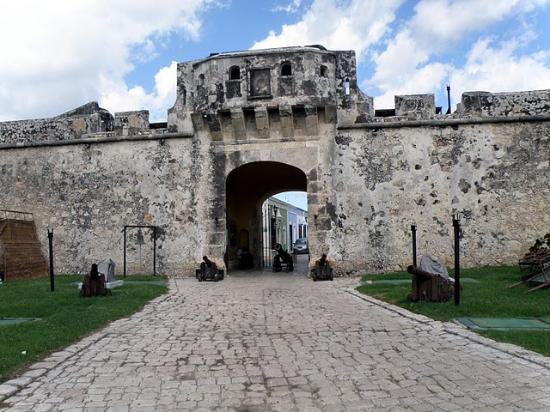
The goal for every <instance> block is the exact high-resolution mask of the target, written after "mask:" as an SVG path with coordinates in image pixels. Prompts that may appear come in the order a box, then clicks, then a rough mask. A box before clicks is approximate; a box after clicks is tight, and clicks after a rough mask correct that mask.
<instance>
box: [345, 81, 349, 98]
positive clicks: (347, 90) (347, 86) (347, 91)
mask: <svg viewBox="0 0 550 412" xmlns="http://www.w3.org/2000/svg"><path fill="white" fill-rule="evenodd" d="M344 93H345V95H346V96H349V79H346V80H344Z"/></svg>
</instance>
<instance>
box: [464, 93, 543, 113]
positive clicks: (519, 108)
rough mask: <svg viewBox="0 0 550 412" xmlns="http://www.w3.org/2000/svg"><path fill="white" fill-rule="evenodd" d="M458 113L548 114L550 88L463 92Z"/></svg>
mask: <svg viewBox="0 0 550 412" xmlns="http://www.w3.org/2000/svg"><path fill="white" fill-rule="evenodd" d="M457 113H459V114H461V115H470V116H479V117H492V116H494V117H509V116H537V115H547V114H550V90H533V91H525V92H507V93H489V92H466V93H463V94H462V101H461V102H460V103H459V104H458V107H457Z"/></svg>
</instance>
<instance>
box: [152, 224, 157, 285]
mask: <svg viewBox="0 0 550 412" xmlns="http://www.w3.org/2000/svg"><path fill="white" fill-rule="evenodd" d="M156 275H157V227H156V226H153V276H156Z"/></svg>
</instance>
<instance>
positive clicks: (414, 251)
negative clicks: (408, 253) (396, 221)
mask: <svg viewBox="0 0 550 412" xmlns="http://www.w3.org/2000/svg"><path fill="white" fill-rule="evenodd" d="M411 232H412V242H413V266H414V267H416V225H411Z"/></svg>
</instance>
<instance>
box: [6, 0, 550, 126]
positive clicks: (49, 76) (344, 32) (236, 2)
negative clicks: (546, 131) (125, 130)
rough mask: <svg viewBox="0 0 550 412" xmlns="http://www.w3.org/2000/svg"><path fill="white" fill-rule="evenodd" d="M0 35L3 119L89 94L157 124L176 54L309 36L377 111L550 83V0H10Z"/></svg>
mask: <svg viewBox="0 0 550 412" xmlns="http://www.w3.org/2000/svg"><path fill="white" fill-rule="evenodd" d="M0 38H2V39H3V41H2V42H1V43H0V51H1V56H2V58H1V59H0V121H7V120H17V119H24V118H36V117H49V116H55V115H57V114H59V113H62V112H64V111H67V110H70V109H72V108H74V107H76V106H79V105H81V104H83V103H86V102H88V101H92V100H95V101H98V102H99V103H100V104H101V105H102V106H103V107H105V108H107V109H108V110H110V111H112V112H115V111H123V110H138V109H148V110H149V111H150V113H151V120H153V121H162V120H165V119H166V110H167V109H168V108H169V107H170V106H171V105H172V104H173V103H174V101H175V82H176V78H175V69H176V62H179V61H186V60H192V59H197V58H201V57H204V56H207V55H208V54H210V53H212V52H219V51H228V50H242V49H249V48H266V47H279V46H292V45H306V44H323V45H325V46H326V47H327V48H329V49H353V50H355V51H356V54H357V58H358V78H359V84H360V87H361V88H362V90H363V91H364V92H366V93H367V94H369V95H371V96H374V98H375V108H391V107H393V97H394V95H396V94H414V93H434V94H435V95H436V104H438V105H441V106H443V108H444V110H445V109H446V97H445V85H446V84H448V83H450V85H451V88H452V98H453V104H456V102H457V101H458V100H459V99H460V95H461V93H462V92H464V91H471V90H486V91H492V92H498V91H514V90H533V89H548V88H550V0H417V1H406V0H263V1H250V0H246V1H245V0H155V1H154V2H151V1H149V0H95V1H84V0H82V1H80V0H79V1H74V0H48V1H43V0H17V1H15V0H5V1H3V2H2V13H1V14H0ZM7 39H9V40H7Z"/></svg>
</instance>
